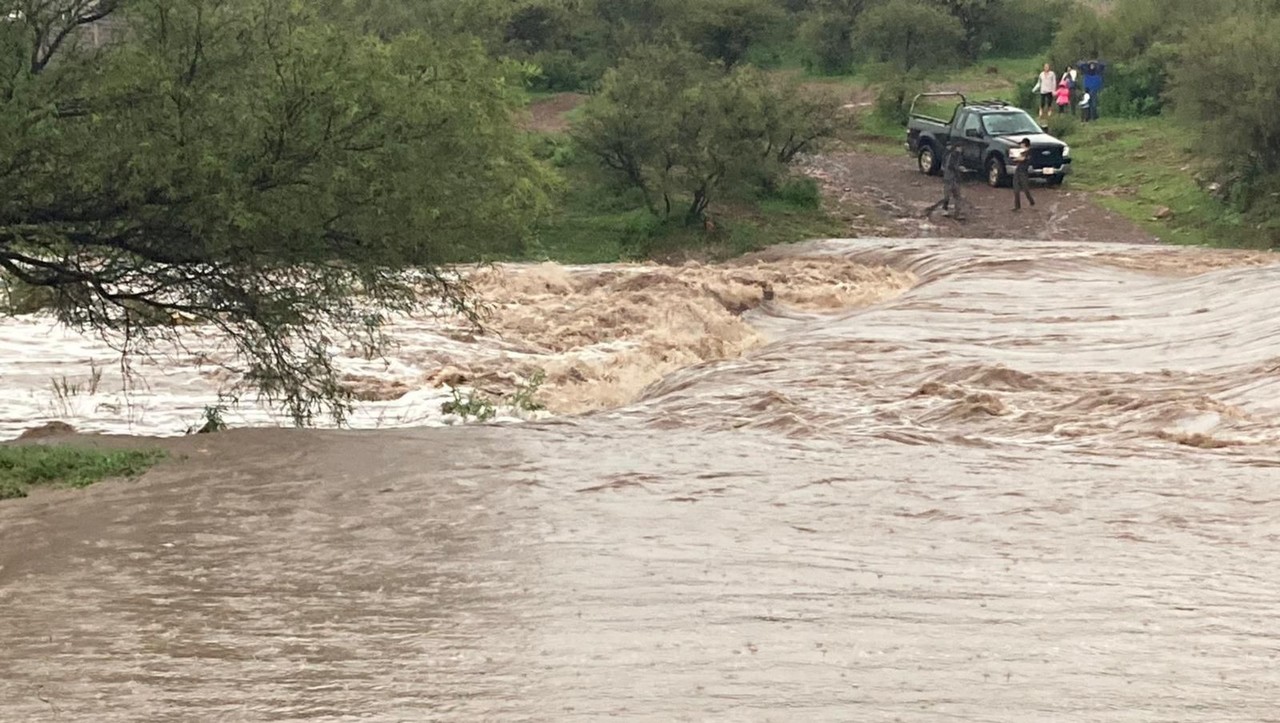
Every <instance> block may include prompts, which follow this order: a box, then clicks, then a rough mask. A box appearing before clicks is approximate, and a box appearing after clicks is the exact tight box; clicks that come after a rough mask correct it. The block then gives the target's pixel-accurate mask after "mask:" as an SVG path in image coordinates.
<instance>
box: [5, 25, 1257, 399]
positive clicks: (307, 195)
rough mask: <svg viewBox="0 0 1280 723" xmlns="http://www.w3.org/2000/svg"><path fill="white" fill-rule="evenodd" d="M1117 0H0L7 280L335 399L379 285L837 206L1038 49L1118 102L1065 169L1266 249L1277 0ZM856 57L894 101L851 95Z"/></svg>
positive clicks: (806, 228)
mask: <svg viewBox="0 0 1280 723" xmlns="http://www.w3.org/2000/svg"><path fill="white" fill-rule="evenodd" d="M1097 5H1098V3H1088V2H1082V1H1077V0H702V1H700V2H688V0H415V1H413V2H410V1H409V0H320V1H319V2H314V3H282V2H277V1H276V0H221V1H220V2H216V3H207V2H178V1H177V0H127V1H124V0H47V1H42V2H30V0H0V18H4V20H3V21H0V274H2V275H4V276H5V277H6V279H7V280H6V281H5V282H4V286H5V288H6V289H8V290H9V291H8V292H7V293H8V294H9V295H10V297H12V295H13V291H14V290H15V289H17V290H21V291H22V297H23V298H24V299H29V300H39V303H40V304H41V305H43V306H45V307H48V308H52V309H53V310H54V311H55V312H56V313H57V315H58V316H59V318H61V319H62V320H64V321H66V322H68V323H70V324H72V325H74V326H78V327H82V328H88V329H93V330H98V331H108V332H116V333H117V336H116V338H117V339H121V340H122V341H121V345H122V347H123V349H124V350H125V351H137V350H142V349H148V348H153V347H154V344H155V343H156V342H157V341H159V340H163V339H168V338H172V337H174V336H176V335H178V334H179V333H180V329H181V326H182V325H183V324H186V323H189V322H190V321H192V320H193V319H194V320H195V321H197V322H205V323H209V324H213V325H215V326H217V327H220V328H221V329H222V330H223V332H224V333H225V334H226V335H227V336H228V338H230V339H231V340H232V341H233V343H234V344H235V345H236V347H237V349H238V351H239V358H240V359H241V360H242V365H241V371H243V372H244V374H245V376H244V379H245V382H246V387H247V388H250V389H254V390H257V391H259V392H262V393H265V394H266V395H267V396H268V397H271V398H274V399H277V400H280V401H282V402H283V403H285V404H286V405H287V407H288V408H289V409H290V410H291V411H292V413H293V415H294V417H295V419H296V420H297V421H298V422H299V423H304V422H306V421H307V420H308V419H310V418H312V417H313V416H314V415H315V414H317V413H329V414H332V415H335V416H337V417H339V418H341V417H342V415H343V413H344V412H345V410H346V408H347V407H346V400H345V398H344V397H343V392H342V391H341V387H340V385H339V384H337V382H336V378H335V376H336V375H335V371H334V369H333V368H332V367H331V361H330V360H331V356H330V354H329V348H330V344H331V343H332V342H333V340H334V339H335V338H343V337H345V338H348V339H355V340H357V342H356V343H360V344H362V345H364V346H365V347H366V348H367V351H368V353H370V354H375V353H376V352H377V350H378V349H380V348H381V346H382V344H383V343H384V339H383V338H382V336H381V334H380V329H381V327H382V325H383V324H384V323H385V321H386V319H387V318H388V314H389V312H396V311H415V310H417V311H421V310H425V309H429V308H439V307H440V305H443V306H444V307H446V308H453V309H456V310H459V311H462V312H464V313H472V312H473V307H472V298H471V296H470V294H469V290H468V289H467V287H466V285H465V284H463V283H460V282H459V281H458V280H457V279H454V278H452V277H451V276H449V275H448V274H447V273H445V272H444V271H442V269H444V268H445V265H446V264H448V263H450V262H454V261H468V260H480V259H493V258H529V257H542V256H547V257H554V258H561V259H566V260H579V261H586V260H609V259H616V258H623V257H653V256H658V257H665V256H671V255H679V254H681V253H696V254H701V255H707V256H720V255H725V254H732V253H736V252H740V251H743V250H746V249H751V248H756V247H758V246H759V245H762V244H765V243H770V242H775V241H785V240H791V239H794V238H798V237H802V236H806V235H816V234H823V233H833V232H835V231H836V230H837V229H838V225H836V224H834V223H833V222H832V221H831V219H829V218H828V217H827V216H826V215H825V213H824V211H823V209H822V206H821V204H820V202H819V201H820V199H819V198H818V193H817V189H816V186H815V185H814V184H813V183H812V182H811V181H808V180H806V179H804V178H802V177H801V176H800V175H799V174H798V173H796V171H795V169H794V166H795V164H796V163H797V162H798V161H800V160H801V159H802V158H803V157H804V156H805V155H806V154H810V153H814V152H818V151H820V150H821V149H822V148H823V147H824V146H827V145H829V144H831V143H836V142H840V141H847V140H848V139H850V138H860V139H862V140H863V141H866V140H867V139H871V140H872V142H875V139H886V138H888V139H892V140H893V141H894V142H897V141H898V140H899V139H900V137H901V125H900V124H901V121H902V120H903V117H904V110H905V106H906V104H907V103H908V102H909V100H910V98H911V97H913V96H914V94H915V93H916V92H917V91H919V90H921V89H923V88H925V87H926V86H927V85H928V84H931V83H934V84H936V83H939V82H945V83H968V84H971V85H972V86H973V87H975V88H980V89H981V90H982V93H983V94H997V95H1003V96H1004V97H1007V98H1009V99H1011V100H1015V101H1019V102H1030V101H1031V98H1030V97H1029V94H1030V85H1031V81H1032V80H1033V79H1034V76H1035V71H1036V69H1037V68H1038V66H1039V65H1040V63H1041V61H1044V60H1048V61H1050V62H1052V63H1053V65H1054V67H1055V68H1056V69H1061V68H1062V67H1064V66H1065V65H1066V64H1067V63H1069V62H1073V61H1076V60H1081V59H1085V58H1089V57H1100V58H1102V59H1105V60H1106V61H1107V62H1108V63H1109V67H1108V71H1107V80H1106V88H1105V90H1104V92H1103V93H1102V97H1101V101H1102V102H1101V110H1102V117H1103V120H1102V121H1101V122H1100V123H1098V124H1091V125H1089V126H1088V127H1083V126H1082V127H1079V128H1077V127H1075V126H1074V125H1072V124H1071V123H1070V122H1069V121H1056V120H1055V121H1054V123H1055V128H1054V130H1055V131H1057V132H1060V133H1063V134H1068V133H1069V134H1072V135H1073V137H1074V139H1075V140H1073V144H1074V145H1075V146H1076V148H1077V149H1078V150H1077V155H1076V157H1077V159H1078V161H1079V162H1078V165H1079V166H1080V168H1081V169H1082V170H1081V172H1080V173H1079V174H1078V175H1077V176H1076V177H1075V178H1074V179H1073V180H1072V183H1076V184H1079V185H1080V186H1082V187H1087V188H1099V189H1101V188H1106V189H1108V190H1109V191H1112V193H1110V194H1109V195H1108V196H1107V200H1106V203H1108V204H1109V205H1111V206H1112V207H1113V208H1116V209H1117V210H1120V211H1123V212H1125V213H1128V214H1129V215H1131V216H1134V217H1136V218H1145V217H1148V216H1149V215H1151V214H1152V213H1153V211H1154V208H1152V207H1158V206H1168V207H1169V208H1170V209H1171V211H1172V213H1171V214H1163V215H1164V216H1165V219H1164V221H1163V224H1164V227H1165V228H1167V230H1168V231H1169V232H1170V234H1168V235H1171V236H1172V237H1173V238H1177V239H1179V240H1194V241H1208V242H1216V243H1248V244H1254V245H1263V244H1267V243H1269V242H1270V240H1271V239H1273V238H1275V237H1276V223H1277V222H1276V221H1274V220H1273V219H1275V218H1277V217H1280V213H1276V211H1277V210H1280V151H1278V150H1277V149H1280V112H1277V110H1280V76H1277V75H1276V74H1275V72H1274V67H1275V65H1276V62H1277V61H1280V0H1223V1H1222V2H1216V3H1203V2H1193V0H1113V1H1112V2H1109V3H1107V4H1106V9H1105V11H1102V12H1099V11H1098V10H1097V7H1096V6H1097ZM104 18H105V19H107V20H113V21H118V24H117V26H116V30H115V31H113V32H111V33H109V37H110V40H109V42H107V43H106V44H105V45H102V46H101V47H95V46H93V45H92V44H90V43H88V42H87V40H88V39H89V37H90V33H89V32H88V31H87V30H86V28H90V27H94V28H97V27H100V25H97V23H99V21H102V20H103V19H104ZM120 28H123V31H120V30H119V29H120ZM868 85H869V86H870V87H872V88H873V89H874V91H873V92H874V93H875V94H876V95H877V96H878V102H876V103H875V104H874V112H870V113H867V112H862V113H860V114H859V115H858V117H856V118H855V114H854V113H852V112H849V111H848V110H844V109H841V108H840V102H841V100H842V98H841V92H840V89H841V88H851V87H858V86H861V87H864V88H865V87H868ZM564 91H575V92H581V93H586V94H588V96H589V100H588V101H587V102H586V104H585V105H584V106H583V107H582V108H580V109H578V110H577V111H575V112H574V113H573V117H572V119H571V124H570V127H569V128H568V129H564V128H555V129H542V130H537V129H534V130H528V129H526V128H525V127H522V125H521V112H522V107H523V106H524V105H525V104H526V103H527V101H528V99H529V98H530V97H531V96H532V95H535V94H538V95H542V96H543V97H545V96H546V95H547V94H551V93H557V92H564ZM828 91H835V92H828ZM855 121H856V122H857V123H858V124H859V125H860V126H861V127H860V128H859V129H857V130H854V131H852V132H851V128H850V127H849V126H850V125H851V123H853V122H855ZM1175 169H1176V170H1175Z"/></svg>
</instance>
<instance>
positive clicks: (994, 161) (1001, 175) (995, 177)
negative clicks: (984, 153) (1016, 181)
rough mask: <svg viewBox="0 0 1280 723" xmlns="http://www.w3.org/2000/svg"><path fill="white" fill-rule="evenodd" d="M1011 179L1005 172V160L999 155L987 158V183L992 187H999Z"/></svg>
mask: <svg viewBox="0 0 1280 723" xmlns="http://www.w3.org/2000/svg"><path fill="white" fill-rule="evenodd" d="M1008 180H1009V174H1008V173H1005V170H1004V161H1002V160H1000V157H999V156H992V157H990V158H988V159H987V183H988V184H990V186H991V187H992V188H999V187H1001V186H1003V185H1005V183H1006V182H1007V181H1008Z"/></svg>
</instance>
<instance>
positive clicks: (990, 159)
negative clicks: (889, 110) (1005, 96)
mask: <svg viewBox="0 0 1280 723" xmlns="http://www.w3.org/2000/svg"><path fill="white" fill-rule="evenodd" d="M939 95H959V96H960V103H959V104H957V105H956V107H955V109H954V110H953V111H952V113H951V118H950V119H949V120H943V119H941V118H934V117H931V116H927V115H923V114H917V113H916V112H915V105H916V102H918V101H919V100H920V98H922V97H929V96H939ZM1024 138H1026V139H1028V140H1030V141H1031V151H1030V153H1031V164H1030V176H1031V177H1033V178H1037V177H1038V178H1043V179H1045V180H1046V181H1047V182H1048V183H1049V184H1050V185H1055V186H1056V185H1059V184H1061V183H1062V181H1063V180H1064V179H1065V178H1066V176H1067V174H1068V173H1070V172H1071V147H1070V146H1068V145H1067V144H1066V143H1063V142H1062V141H1061V140H1059V139H1057V138H1054V137H1053V136H1052V135H1050V134H1049V133H1047V132H1046V131H1045V129H1044V128H1043V127H1041V126H1040V124H1038V123H1037V122H1036V120H1035V119H1034V118H1032V117H1031V114H1030V113H1027V112H1026V111H1025V110H1022V109H1021V108H1018V107H1017V106H1012V105H1009V104H1007V103H1005V102H1004V101H998V100H994V101H976V102H970V101H968V100H966V99H965V97H964V96H963V95H962V94H960V93H921V94H920V95H918V96H916V99H915V101H913V102H912V108H911V114H910V117H909V120H908V121H907V141H906V143H905V146H906V149H907V151H908V152H909V153H911V154H912V155H914V156H915V157H916V163H917V165H918V167H919V168H920V172H921V173H925V174H929V175H935V174H937V173H938V171H939V169H940V168H941V166H942V158H943V155H944V154H945V153H946V149H947V145H948V144H949V143H951V142H952V141H954V142H956V143H957V144H959V145H960V149H961V157H962V159H963V160H962V162H961V165H962V167H963V168H964V170H966V171H973V172H978V173H982V174H983V175H984V176H985V177H986V179H987V182H988V183H989V184H991V185H992V186H997V187H998V186H1003V185H1006V184H1007V183H1008V181H1009V177H1010V176H1009V174H1010V172H1011V170H1012V168H1013V166H1014V165H1015V163H1016V160H1015V159H1014V157H1013V155H1012V151H1013V150H1014V149H1015V148H1017V147H1018V146H1019V144H1020V143H1021V142H1022V139H1024Z"/></svg>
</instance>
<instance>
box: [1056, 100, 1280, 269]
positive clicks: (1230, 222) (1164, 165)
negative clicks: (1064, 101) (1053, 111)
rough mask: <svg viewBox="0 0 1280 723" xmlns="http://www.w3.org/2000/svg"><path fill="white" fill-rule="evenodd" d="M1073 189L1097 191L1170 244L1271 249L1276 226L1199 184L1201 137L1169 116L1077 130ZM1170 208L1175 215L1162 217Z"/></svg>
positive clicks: (1073, 149) (1108, 121) (1074, 134)
mask: <svg viewBox="0 0 1280 723" xmlns="http://www.w3.org/2000/svg"><path fill="white" fill-rule="evenodd" d="M1067 140H1068V142H1069V143H1070V144H1071V153H1072V157H1073V161H1072V166H1073V167H1074V168H1073V173H1074V175H1073V176H1072V179H1071V181H1070V183H1071V184H1072V185H1073V186H1075V187H1077V188H1081V189H1085V190H1089V191H1093V192H1095V193H1096V194H1097V196H1096V198H1097V201H1098V203H1099V204H1100V205H1102V206H1103V207H1105V208H1107V209H1110V210H1112V211H1115V212H1117V213H1119V214H1121V215H1123V216H1126V217H1128V218H1130V219H1132V220H1134V221H1136V222H1138V223H1139V224H1141V225H1142V226H1143V227H1144V228H1146V229H1147V230H1149V231H1151V232H1152V233H1153V234H1155V235H1157V236H1159V237H1160V238H1161V239H1163V240H1165V241H1170V242H1174V243H1181V244H1193V245H1202V246H1220V247H1243V248H1269V247H1270V245H1271V240H1272V239H1274V238H1276V236H1277V235H1278V234H1280V226H1278V225H1277V222H1276V221H1274V220H1269V221H1266V222H1260V221H1259V220H1257V219H1252V220H1251V219H1246V218H1244V217H1242V215H1241V214H1240V213H1239V212H1238V211H1235V210H1234V209H1232V208H1231V207H1230V206H1228V205H1227V204H1225V203H1223V202H1222V201H1220V200H1219V199H1217V198H1215V197H1213V196H1212V195H1210V194H1209V193H1208V192H1207V191H1206V190H1205V189H1203V188H1201V186H1200V184H1199V183H1198V182H1197V181H1196V177H1197V174H1198V173H1199V172H1200V171H1201V167H1200V164H1199V163H1198V162H1197V160H1196V158H1195V156H1194V155H1193V154H1192V153H1191V148H1190V144H1191V143H1193V142H1194V137H1193V136H1192V135H1190V134H1188V133H1187V131H1186V129H1185V128H1183V127H1181V126H1179V125H1177V124H1176V123H1175V122H1174V121H1171V120H1169V119H1166V118H1145V119H1135V120H1127V119H1107V118H1103V119H1101V120H1099V121H1097V122H1094V123H1081V124H1079V125H1078V126H1076V127H1075V128H1074V129H1073V131H1072V134H1071V136H1070V138H1068V139H1067ZM1162 208H1168V209H1169V210H1170V212H1171V213H1172V215H1170V216H1168V217H1167V218H1163V219H1157V218H1155V216H1156V214H1157V213H1158V212H1159V211H1160V209H1162Z"/></svg>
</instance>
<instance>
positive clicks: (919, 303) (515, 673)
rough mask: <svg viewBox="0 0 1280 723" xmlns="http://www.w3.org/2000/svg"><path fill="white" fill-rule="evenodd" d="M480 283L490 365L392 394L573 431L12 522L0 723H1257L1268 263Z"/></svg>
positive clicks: (236, 452)
mask: <svg viewBox="0 0 1280 723" xmlns="http://www.w3.org/2000/svg"><path fill="white" fill-rule="evenodd" d="M809 281H812V282H813V283H808V282H809ZM481 282H482V286H483V287H485V288H487V289H489V290H490V292H491V293H492V295H493V297H494V298H495V300H496V301H497V302H498V306H499V312H498V314H497V316H496V317H495V318H496V319H498V321H497V322H496V324H495V326H496V328H497V330H498V331H500V332H501V335H502V336H501V338H500V339H499V338H496V337H494V338H490V337H485V338H478V339H476V340H474V341H473V340H468V339H465V338H462V337H461V335H460V334H457V333H454V332H452V331H450V330H448V329H443V330H442V329H432V330H430V333H431V334H435V335H437V336H436V337H432V339H440V340H448V343H449V344H453V345H454V346H445V345H444V342H441V343H440V344H437V343H436V342H435V341H423V342H421V350H422V353H423V354H424V355H426V354H427V353H428V349H430V350H432V351H431V354H437V355H438V354H441V353H442V352H440V350H441V349H443V350H444V352H443V353H444V354H445V355H444V356H431V357H430V362H429V363H428V362H422V361H415V360H414V358H413V357H412V356H411V355H406V354H404V353H401V354H400V356H398V357H395V359H397V360H398V361H396V362H394V364H402V365H403V368H401V367H395V366H394V364H393V365H392V366H393V367H394V368H395V369H398V370H399V371H398V372H396V373H397V374H399V375H400V376H399V377H396V378H398V379H399V380H400V383H401V384H403V385H404V386H406V387H411V391H410V392H408V393H407V394H406V395H405V396H408V395H409V394H412V393H414V392H413V391H412V389H416V388H417V386H414V385H419V382H421V380H423V379H430V378H436V377H439V376H440V375H441V374H442V373H443V372H442V370H444V369H446V367H453V370H452V371H450V372H449V373H450V374H455V373H456V374H457V375H458V377H457V378H459V379H462V378H467V379H471V380H474V379H476V378H479V377H482V376H484V375H485V374H497V373H498V371H499V370H504V369H510V368H513V365H514V366H515V367H518V366H519V365H520V364H523V363H526V362H527V363H529V364H536V365H537V366H538V367H539V368H543V369H546V370H547V372H548V379H549V380H550V381H549V384H548V389H547V392H548V394H549V395H550V396H549V398H548V401H549V404H550V405H551V406H553V407H554V408H555V410H556V411H557V412H559V413H560V414H559V416H556V417H554V418H551V419H545V420H537V421H532V422H529V423H526V424H520V425H469V426H465V427H459V426H455V427H449V428H442V429H441V428H437V429H428V428H423V427H421V426H413V420H412V419H410V418H405V419H404V420H403V424H397V425H396V426H402V427H404V428H402V429H394V430H389V429H388V430H379V431H349V432H338V431H323V432H316V431H312V432H296V431H289V430H240V431H233V432H229V433H226V434H220V435H201V436H198V437H185V438H177V439H170V440H163V441H162V442H161V443H163V444H165V445H166V446H168V447H169V448H170V449H172V450H173V451H174V452H175V453H177V454H176V455H175V457H176V458H175V461H172V462H170V463H168V464H166V465H165V466H162V467H160V468H158V469H156V470H154V471H153V472H151V473H149V474H148V475H147V476H145V477H144V478H143V479H141V480H139V481H136V482H112V483H105V484H101V485H98V486H95V487H92V488H89V489H87V490H78V491H52V492H42V493H39V494H37V495H35V496H33V497H32V498H29V499H26V500H19V501H15V502H9V503H4V504H0V605H2V606H3V609H4V611H5V614H4V616H2V617H0V650H3V651H4V653H3V655H0V711H3V712H4V714H5V715H4V716H3V717H4V718H5V719H12V720H24V721H27V720H100V721H126V720H175V721H177V720H184V721H185V720H222V719H227V720H352V719H369V720H450V721H454V720H456V721H473V720H503V721H506V720H537V721H594V720H601V719H608V718H611V717H612V718H620V719H632V720H653V721H672V720H750V721H794V720H822V721H827V720H830V721H849V720H855V721H873V720H874V721H879V720H885V721H889V720H903V721H956V720H964V721H1040V720H1080V721H1199V720H1203V721H1210V720H1212V721H1261V720H1274V719H1277V718H1276V716H1277V713H1276V711H1277V704H1276V701H1277V700H1280V630H1277V628H1276V625H1275V616H1276V614H1277V613H1278V612H1280V602H1277V601H1280V578H1277V577H1276V575H1275V574H1274V570H1275V569H1277V567H1278V566H1280V317H1277V316H1276V315H1275V314H1274V309H1273V307H1274V303H1275V302H1274V300H1275V298H1276V296H1277V292H1278V291H1280V265H1274V264H1273V263H1272V259H1271V258H1270V257H1269V256H1265V255H1260V254H1243V253H1239V254H1234V253H1225V252H1206V251H1198V250H1190V249H1173V248H1166V247H1157V246H1150V247H1134V246H1118V245H1103V244H1098V245H1084V246H1082V245H1070V244H1063V243H1053V242H1036V243H1021V244H1020V243H1014V242H1008V241H999V242H996V241H977V240H955V239H947V240H945V241H939V240H930V239H907V240H885V239H877V240H867V241H825V242H820V243H813V244H807V245H804V246H798V247H793V248H788V249H785V250H781V251H778V252H776V253H774V254H772V255H770V256H765V257H761V258H759V259H754V260H752V261H750V262H744V263H743V264H739V265H735V266H732V267H688V268H684V269H659V268H640V269H637V268H620V269H605V270H590V271H588V270H581V269H556V268H550V267H546V268H541V269H504V270H500V271H498V272H495V275H494V276H493V277H492V278H488V279H482V280H481ZM827 292H830V294H827ZM768 297H772V298H768ZM871 302H878V303H871ZM24 323H25V322H24ZM12 328H14V327H6V332H5V333H6V334H7V337H6V338H8V339H9V340H10V343H13V340H14V339H16V338H20V337H19V336H15V335H14V334H12V333H10V332H9V331H7V330H9V329H12ZM405 328H407V327H405ZM401 336H402V337H403V338H405V339H411V338H412V337H413V336H414V332H412V331H404V329H402V330H401ZM21 338H24V339H25V338H26V337H21ZM421 338H422V339H427V338H428V337H427V336H426V332H425V331H424V333H423V335H422V337H421ZM22 343H26V342H22ZM410 346H412V345H411V344H406V345H404V347H402V348H408V347H410ZM467 354H470V355H471V356H470V357H467V356H466V355H467ZM521 355H523V356H521ZM33 356H34V355H33V354H31V353H27V354H24V355H23V359H22V363H24V364H35V363H36V362H35V361H33V360H32V357H33ZM424 358H425V356H424ZM406 360H407V361H406ZM0 363H3V364H5V365H6V367H5V369H6V371H5V374H4V377H5V379H6V384H7V383H8V380H9V379H10V378H12V377H11V375H10V372H9V369H12V368H14V367H11V366H8V365H10V364H12V363H17V362H16V360H14V359H13V357H7V358H6V359H4V361H3V362H0ZM354 363H355V362H353V364H354ZM24 368H26V369H28V371H29V373H30V374H32V375H35V374H36V372H34V371H30V369H32V368H33V367H31V368H27V367H24ZM575 370H576V371H575ZM384 371H385V370H382V371H378V373H379V374H382V373H383V372H384ZM44 373H45V372H43V371H42V372H40V374H41V375H43V374H44ZM175 373H176V372H175ZM183 373H186V372H183ZM355 374H356V372H354V371H353V375H355ZM367 376H371V377H373V376H376V375H375V374H374V372H373V371H369V372H368V373H367ZM32 378H34V376H33V377H32ZM382 379H383V382H380V383H389V382H386V378H382ZM192 384H194V382H192ZM29 386H31V387H33V388H34V386H35V384H34V383H32V384H30V385H29ZM180 386H181V385H175V387H180ZM428 388H432V387H429V385H428ZM401 398H403V397H401ZM14 399H15V397H14V395H12V394H9V396H7V397H5V400H6V401H5V404H6V405H9V406H7V407H6V410H16V409H19V408H20V404H22V403H25V402H16V401H14ZM375 403H376V402H375ZM582 410H595V411H590V412H588V413H585V414H569V412H577V411H582ZM73 411H74V410H73ZM5 414H6V416H8V417H9V420H10V421H9V422H8V423H9V424H10V425H12V424H13V422H12V417H13V415H14V414H15V412H13V411H6V412H5ZM88 419H89V415H87V414H86V415H82V417H81V418H79V421H80V422H81V426H92V425H86V424H85V422H86V421H87V420H88ZM174 421H176V420H174ZM103 424H104V425H106V424H107V422H103ZM369 426H372V425H369ZM5 429H6V430H7V431H9V432H12V431H13V430H14V429H15V427H14V426H9V427H6V428H5ZM10 436H12V435H10ZM103 443H109V444H136V443H137V442H133V441H128V440H105V441H104V442H103Z"/></svg>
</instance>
